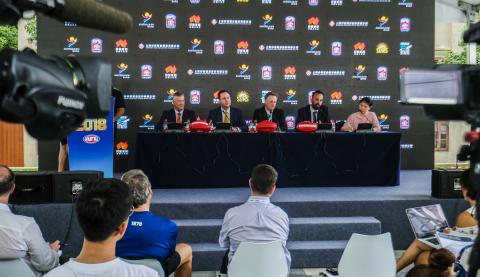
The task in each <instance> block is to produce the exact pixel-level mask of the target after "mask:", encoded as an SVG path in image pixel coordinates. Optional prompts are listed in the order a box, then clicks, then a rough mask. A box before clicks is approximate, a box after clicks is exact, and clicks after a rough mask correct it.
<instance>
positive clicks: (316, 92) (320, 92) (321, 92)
mask: <svg viewBox="0 0 480 277" xmlns="http://www.w3.org/2000/svg"><path fill="white" fill-rule="evenodd" d="M315 94H321V95H322V96H324V97H325V94H324V93H323V91H321V90H319V89H317V90H316V91H314V92H312V98H313V97H314V96H315Z"/></svg>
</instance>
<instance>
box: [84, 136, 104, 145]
mask: <svg viewBox="0 0 480 277" xmlns="http://www.w3.org/2000/svg"><path fill="white" fill-rule="evenodd" d="M99 141H100V137H99V136H97V135H86V136H84V137H83V142H85V143H86V144H95V143H97V142H99Z"/></svg>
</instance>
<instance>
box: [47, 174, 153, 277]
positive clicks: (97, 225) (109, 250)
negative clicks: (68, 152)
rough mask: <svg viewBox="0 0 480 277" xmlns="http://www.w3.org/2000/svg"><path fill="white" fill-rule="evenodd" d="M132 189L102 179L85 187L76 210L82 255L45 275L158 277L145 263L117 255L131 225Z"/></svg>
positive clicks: (48, 276) (115, 181) (71, 276)
mask: <svg viewBox="0 0 480 277" xmlns="http://www.w3.org/2000/svg"><path fill="white" fill-rule="evenodd" d="M131 208H132V197H131V192H130V190H129V188H128V186H127V184H125V183H124V182H122V181H120V180H116V179H103V180H99V181H97V182H95V183H91V184H88V185H87V186H85V187H84V188H83V191H82V193H81V194H80V196H79V198H78V199H77V202H76V204H75V210H76V213H77V218H78V222H79V224H80V227H81V228H82V230H83V233H84V235H85V239H84V242H83V247H82V250H81V252H80V254H79V255H78V256H77V257H76V258H75V259H71V260H70V261H69V262H67V263H65V264H64V265H62V266H60V267H57V268H56V269H54V270H52V271H50V272H49V273H48V274H47V275H45V276H46V277H87V276H88V277H90V276H98V277H158V273H157V272H156V271H155V270H153V269H151V268H148V267H146V266H142V265H133V264H128V263H126V262H124V261H122V260H120V259H119V258H117V257H116V256H115V246H116V244H117V241H119V240H120V239H121V238H122V237H123V235H124V234H125V231H126V229H127V225H128V217H129V216H130V209H131Z"/></svg>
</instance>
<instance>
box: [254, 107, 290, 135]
mask: <svg viewBox="0 0 480 277" xmlns="http://www.w3.org/2000/svg"><path fill="white" fill-rule="evenodd" d="M252 120H256V121H257V122H262V121H264V120H268V117H267V111H266V110H265V107H261V108H260V109H256V110H255V112H253V119H252ZM272 121H273V122H275V123H277V124H278V126H279V127H280V130H282V131H285V130H286V129H287V124H286V123H285V114H284V113H283V110H281V109H274V110H273V114H272Z"/></svg>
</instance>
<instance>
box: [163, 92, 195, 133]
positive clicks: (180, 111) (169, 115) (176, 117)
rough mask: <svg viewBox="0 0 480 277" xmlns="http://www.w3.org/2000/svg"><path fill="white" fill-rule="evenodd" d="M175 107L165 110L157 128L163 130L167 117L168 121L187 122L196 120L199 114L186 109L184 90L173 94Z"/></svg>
mask: <svg viewBox="0 0 480 277" xmlns="http://www.w3.org/2000/svg"><path fill="white" fill-rule="evenodd" d="M172 104H173V109H170V110H166V111H163V113H162V116H161V117H160V120H159V121H158V123H157V130H160V131H163V123H164V122H165V119H166V120H167V122H168V123H172V122H175V123H182V124H183V123H185V122H187V121H188V120H190V122H192V121H195V119H196V118H197V116H196V115H195V112H194V111H191V110H187V109H185V95H184V94H183V93H182V92H175V94H173V101H172Z"/></svg>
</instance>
